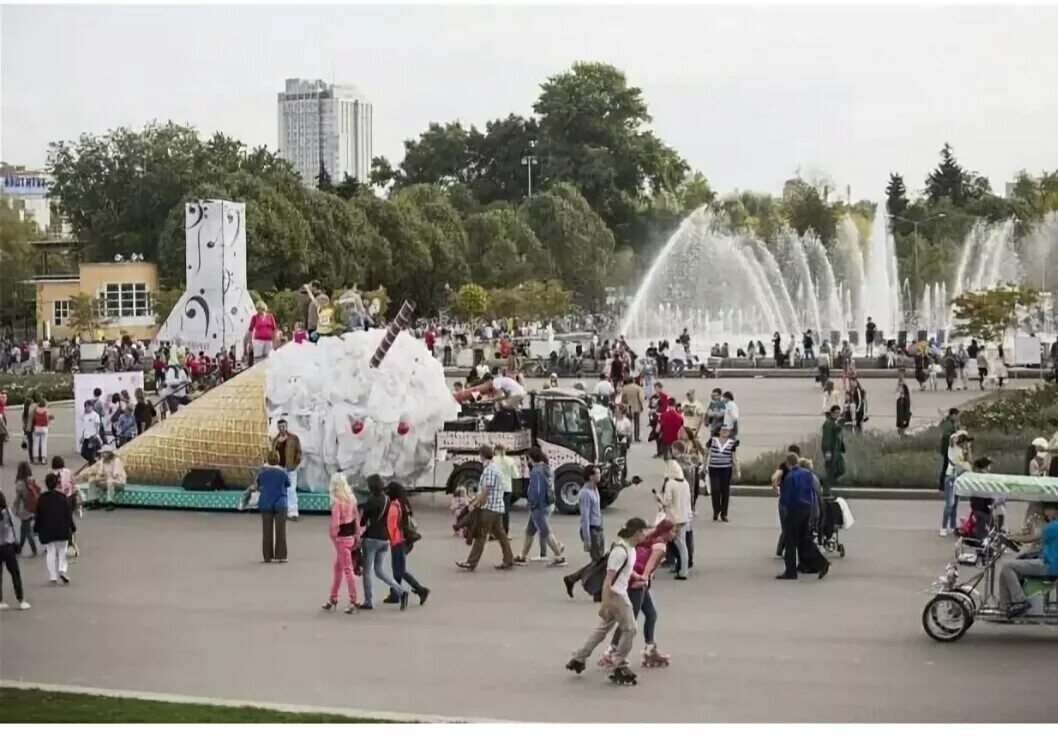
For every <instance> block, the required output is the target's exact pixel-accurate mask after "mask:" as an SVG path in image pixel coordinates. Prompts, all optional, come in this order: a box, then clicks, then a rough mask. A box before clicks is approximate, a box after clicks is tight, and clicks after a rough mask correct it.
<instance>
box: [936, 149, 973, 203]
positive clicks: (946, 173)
mask: <svg viewBox="0 0 1058 738" xmlns="http://www.w3.org/2000/svg"><path fill="white" fill-rule="evenodd" d="M964 175H965V172H964V171H963V168H962V166H960V165H959V162H958V161H956V159H955V152H954V151H952V148H951V144H949V143H945V144H944V148H942V149H941V150H940V163H939V164H938V165H937V168H936V169H934V170H933V171H932V172H930V173H929V176H928V177H926V194H927V195H928V196H929V201H930V202H931V203H935V202H937V200H939V199H941V198H942V197H947V198H950V199H951V201H952V202H953V203H955V204H956V205H960V204H962V200H963V195H962V188H963V182H964Z"/></svg>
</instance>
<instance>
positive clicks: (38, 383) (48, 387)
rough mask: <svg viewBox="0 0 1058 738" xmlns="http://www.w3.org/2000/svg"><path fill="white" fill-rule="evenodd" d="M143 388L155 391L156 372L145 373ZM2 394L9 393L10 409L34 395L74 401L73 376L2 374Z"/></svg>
mask: <svg viewBox="0 0 1058 738" xmlns="http://www.w3.org/2000/svg"><path fill="white" fill-rule="evenodd" d="M143 388H144V389H145V390H147V391H152V390H153V389H154V372H144V375H143ZM0 392H6V393H7V404H8V406H10V407H15V406H16V405H21V404H22V403H23V402H25V401H26V398H27V397H29V398H32V397H33V395H34V394H36V395H38V396H40V397H42V398H43V399H45V400H47V401H48V402H60V401H62V400H72V399H73V375H72V374H56V373H54V372H44V373H41V374H31V375H26V374H0Z"/></svg>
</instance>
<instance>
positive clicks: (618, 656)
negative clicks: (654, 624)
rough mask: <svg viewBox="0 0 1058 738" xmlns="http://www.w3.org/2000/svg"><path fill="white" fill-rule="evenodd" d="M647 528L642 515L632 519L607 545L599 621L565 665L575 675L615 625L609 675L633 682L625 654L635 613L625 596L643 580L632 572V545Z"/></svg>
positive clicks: (620, 681)
mask: <svg viewBox="0 0 1058 738" xmlns="http://www.w3.org/2000/svg"><path fill="white" fill-rule="evenodd" d="M646 530H647V524H646V522H645V521H643V519H642V518H631V519H630V520H629V521H628V522H627V523H625V526H624V528H622V529H621V530H620V531H619V532H618V534H617V535H618V537H619V539H620V540H618V542H617V543H615V544H614V545H613V546H612V547H611V548H610V553H609V556H607V558H606V564H605V566H606V574H605V576H604V578H603V586H602V606H601V607H600V608H599V618H600V620H599V624H598V625H597V626H596V627H595V630H593V631H592V633H591V635H590V636H588V640H587V641H586V642H585V643H584V645H583V646H581V648H579V649H578V650H577V651H575V652H574V654H573V658H572V659H570V661H569V663H567V664H566V668H567V669H568V670H569V671H572V672H575V673H577V674H580V673H581V672H583V671H584V669H585V664H586V662H587V659H588V657H589V656H591V653H592V651H594V650H595V649H596V647H597V646H598V645H599V644H600V643H602V641H603V639H604V638H606V636H607V635H608V634H609V633H610V631H611V630H612V629H613V628H614V626H617V628H618V634H619V635H618V645H617V649H616V652H615V654H614V659H613V660H614V669H613V672H612V673H611V674H610V681H612V682H613V683H615V684H623V685H628V684H631V685H634V684H635V683H636V675H635V674H634V673H633V672H632V671H631V670H630V669H629V668H628V654H629V652H630V651H631V650H632V640H633V639H634V638H635V634H636V621H635V614H634V613H633V610H632V601H631V599H630V598H629V595H628V587H629V585H630V584H631V583H633V582H638V581H641V580H642V579H643V577H642V576H641V575H640V574H636V573H635V571H634V568H635V561H636V551H635V546H636V545H637V544H638V543H640V542H641V541H642V540H643V537H644V534H645V533H646Z"/></svg>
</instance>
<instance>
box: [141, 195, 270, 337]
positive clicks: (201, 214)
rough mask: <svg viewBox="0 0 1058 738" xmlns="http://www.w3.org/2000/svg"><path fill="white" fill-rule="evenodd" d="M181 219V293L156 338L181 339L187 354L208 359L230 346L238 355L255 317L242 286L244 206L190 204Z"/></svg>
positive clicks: (208, 202)
mask: <svg viewBox="0 0 1058 738" xmlns="http://www.w3.org/2000/svg"><path fill="white" fill-rule="evenodd" d="M184 216H185V225H184V233H185V249H186V250H185V259H184V261H185V266H186V283H185V287H184V294H183V295H181V296H180V300H179V301H178V302H177V303H176V306H175V307H174V308H173V311H172V313H170V314H169V317H168V318H167V319H166V321H165V324H164V325H163V326H162V327H161V329H160V330H159V331H158V340H159V341H174V340H179V341H180V342H181V343H182V344H183V345H184V346H186V347H187V348H188V350H191V351H195V352H198V351H205V352H206V354H207V355H209V356H214V355H216V354H217V353H218V352H220V351H224V350H227V349H229V348H231V347H232V346H234V347H235V353H236V356H237V357H241V356H242V352H243V338H244V337H245V335H246V331H247V329H248V328H249V325H250V317H251V316H252V315H253V314H254V305H253V300H252V299H251V298H250V293H249V290H248V289H247V287H246V205H245V204H243V203H238V202H228V201H226V200H205V201H202V202H189V203H187V205H186V209H185V212H184Z"/></svg>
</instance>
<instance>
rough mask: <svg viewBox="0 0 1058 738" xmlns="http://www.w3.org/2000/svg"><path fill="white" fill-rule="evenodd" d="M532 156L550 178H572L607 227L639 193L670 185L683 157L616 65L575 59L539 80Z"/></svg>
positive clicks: (630, 208)
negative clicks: (657, 131) (664, 139)
mask: <svg viewBox="0 0 1058 738" xmlns="http://www.w3.org/2000/svg"><path fill="white" fill-rule="evenodd" d="M533 110H534V111H535V112H536V114H537V116H539V131H540V143H539V145H538V147H537V148H538V156H539V158H540V160H541V164H542V166H543V167H544V168H546V170H547V174H548V177H550V178H551V180H552V181H560V180H563V181H567V182H570V183H571V184H573V185H574V186H575V187H576V188H577V189H578V190H580V192H581V194H583V196H584V198H585V199H586V200H587V202H588V203H589V205H590V206H591V207H592V209H594V210H595V211H596V212H597V213H599V214H600V215H601V216H602V218H603V220H604V221H605V222H606V223H607V224H608V226H610V227H611V228H612V227H614V226H617V225H618V224H621V223H626V222H628V220H629V218H630V217H631V216H632V215H633V214H634V213H635V211H636V203H637V201H638V200H639V199H640V198H641V197H642V196H643V195H644V194H646V193H648V192H650V193H653V192H657V191H660V190H662V189H665V188H668V189H675V187H676V186H677V185H678V184H679V183H680V182H681V181H682V180H683V177H684V175H685V174H686V172H687V170H688V166H687V163H686V162H685V161H684V160H683V159H682V158H680V156H679V155H678V154H677V153H676V152H675V151H674V150H672V149H671V148H669V147H668V146H666V145H664V144H663V143H661V141H660V140H659V139H658V138H657V137H656V136H655V135H654V134H653V133H652V132H650V131H647V130H643V128H644V126H645V125H646V124H647V123H649V122H650V121H651V118H650V115H649V113H648V112H647V106H646V103H645V102H644V101H643V93H642V90H640V89H639V88H638V87H632V86H629V84H628V81H627V80H626V78H625V75H624V73H623V72H621V71H620V70H618V69H617V68H615V67H613V66H611V65H609V64H602V63H587V62H578V63H576V64H574V65H573V67H572V69H571V70H569V71H567V72H563V73H561V74H558V75H555V76H553V77H550V78H549V79H548V80H547V81H546V82H544V84H543V85H541V92H540V97H539V98H538V99H537V101H536V103H535V104H534V105H533Z"/></svg>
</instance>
